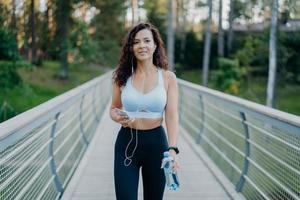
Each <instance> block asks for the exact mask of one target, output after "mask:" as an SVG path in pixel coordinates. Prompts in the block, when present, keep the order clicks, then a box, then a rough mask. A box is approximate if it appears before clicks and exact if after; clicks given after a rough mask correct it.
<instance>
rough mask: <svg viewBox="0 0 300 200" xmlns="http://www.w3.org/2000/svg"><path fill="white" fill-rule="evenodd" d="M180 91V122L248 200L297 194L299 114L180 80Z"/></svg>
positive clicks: (292, 199)
mask: <svg viewBox="0 0 300 200" xmlns="http://www.w3.org/2000/svg"><path fill="white" fill-rule="evenodd" d="M179 92H180V95H179V97H180V99H179V102H180V103H179V108H180V123H181V126H182V127H183V128H184V129H185V130H187V131H188V133H189V134H190V135H191V136H192V137H193V138H194V139H195V143H197V144H198V145H200V146H201V147H202V149H203V150H204V151H206V153H207V155H208V156H210V157H211V159H212V160H213V161H214V163H215V164H216V165H217V166H218V167H219V169H220V170H221V171H223V173H224V174H225V176H227V178H228V180H229V181H231V183H232V184H233V185H235V187H236V191H237V192H240V193H241V194H242V195H243V196H244V197H245V198H246V199H249V200H252V199H268V200H269V199H270V200H271V199H272V200H278V199H282V200H299V199H300V117H299V116H296V115H292V114H289V113H285V112H282V111H279V110H276V109H272V108H269V107H266V106H264V105H260V104H257V103H254V102H251V101H247V100H244V99H241V98H238V97H234V96H231V95H227V94H224V93H222V92H218V91H215V90H212V89H209V88H206V87H202V86H199V85H196V84H193V83H190V82H187V81H184V80H179ZM199 138H201V139H200V140H199ZM242 152H243V153H242Z"/></svg>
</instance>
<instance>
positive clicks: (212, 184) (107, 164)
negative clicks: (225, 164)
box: [63, 111, 232, 200]
mask: <svg viewBox="0 0 300 200" xmlns="http://www.w3.org/2000/svg"><path fill="white" fill-rule="evenodd" d="M119 128H120V126H119V125H118V124H116V123H114V122H113V121H112V120H111V119H110V118H109V116H108V112H107V111H106V112H105V114H104V116H103V118H102V121H101V123H100V125H99V127H98V129H97V132H96V134H95V136H94V139H93V140H92V143H91V144H90V146H89V147H88V149H87V152H86V154H85V156H84V158H83V160H82V161H81V163H80V164H79V166H78V169H77V170H76V172H75V174H74V176H73V178H72V180H71V181H70V183H69V185H68V187H67V190H66V191H65V193H64V195H63V199H64V200H112V199H115V194H114V182H113V147H114V141H115V139H116V136H117V132H118V129H119ZM179 146H180V150H181V153H180V160H181V169H180V172H179V178H180V181H181V188H180V190H179V191H176V192H172V191H166V192H165V198H164V199H165V200H168V199H169V200H176V199H177V200H182V199H194V200H196V199H197V200H200V199H201V200H227V199H231V197H230V196H232V195H230V196H229V194H231V193H232V192H228V191H227V192H226V191H225V190H224V188H223V187H222V186H221V184H220V183H219V182H218V181H217V179H216V178H215V176H214V175H213V174H212V172H211V170H210V169H209V168H208V167H207V164H205V163H204V162H203V159H200V157H199V155H198V154H197V153H196V152H195V151H193V148H192V147H191V143H189V142H188V139H187V138H186V137H182V136H181V137H180V141H179ZM139 199H142V184H141V181H140V183H139Z"/></svg>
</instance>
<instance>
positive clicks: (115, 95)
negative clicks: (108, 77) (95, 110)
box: [109, 83, 130, 127]
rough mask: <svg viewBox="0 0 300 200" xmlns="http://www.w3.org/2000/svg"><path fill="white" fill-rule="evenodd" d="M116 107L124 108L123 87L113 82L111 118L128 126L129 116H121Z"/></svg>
mask: <svg viewBox="0 0 300 200" xmlns="http://www.w3.org/2000/svg"><path fill="white" fill-rule="evenodd" d="M115 108H119V109H121V108H122V102H121V89H120V87H119V86H118V85H116V84H115V83H113V92H112V101H111V106H110V111H109V114H110V118H111V119H112V120H114V121H115V122H117V123H120V124H122V125H123V126H125V127H126V126H127V125H128V123H129V122H130V120H129V119H128V117H125V116H121V115H119V114H118V113H117V112H116V110H115Z"/></svg>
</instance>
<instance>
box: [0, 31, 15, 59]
mask: <svg viewBox="0 0 300 200" xmlns="http://www.w3.org/2000/svg"><path fill="white" fill-rule="evenodd" d="M18 58H19V53H18V47H17V42H16V40H15V34H14V33H13V31H10V30H8V29H5V28H3V27H0V60H3V59H5V60H17V59H18Z"/></svg>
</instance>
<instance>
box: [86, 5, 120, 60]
mask: <svg viewBox="0 0 300 200" xmlns="http://www.w3.org/2000/svg"><path fill="white" fill-rule="evenodd" d="M94 5H95V7H96V8H97V9H99V10H100V12H99V13H98V14H97V15H96V17H95V18H94V19H93V21H92V25H93V26H95V28H96V31H95V33H94V35H93V41H94V42H95V43H96V44H97V45H98V48H99V50H98V51H97V53H98V55H97V57H98V60H99V61H100V63H101V64H103V65H106V66H116V64H117V63H118V58H119V55H120V48H121V42H122V39H123V37H124V35H125V32H124V21H123V19H124V11H125V9H124V2H123V1H119V0H110V1H103V0H95V3H94Z"/></svg>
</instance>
